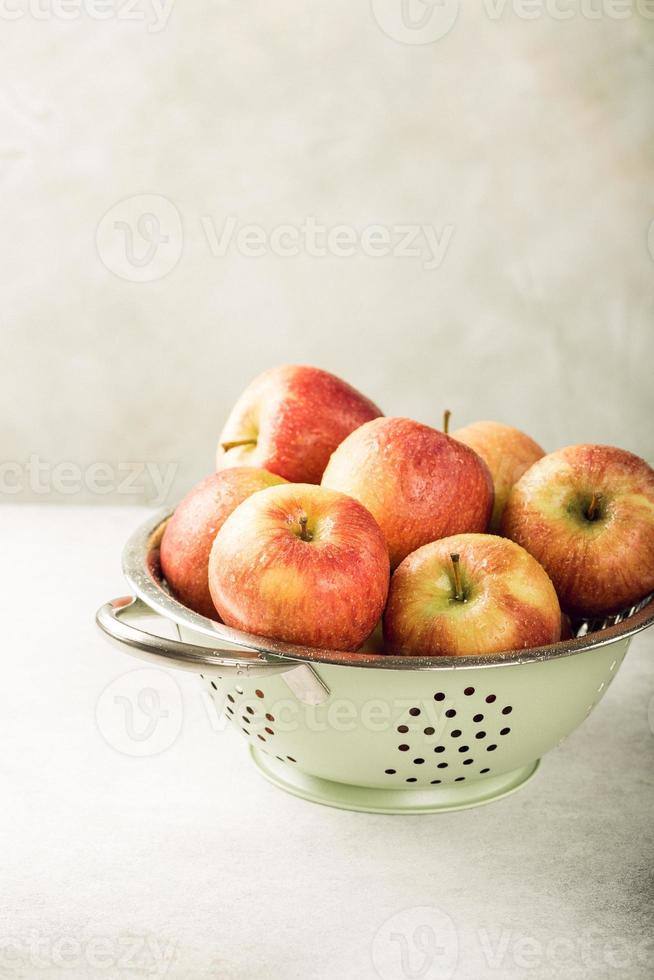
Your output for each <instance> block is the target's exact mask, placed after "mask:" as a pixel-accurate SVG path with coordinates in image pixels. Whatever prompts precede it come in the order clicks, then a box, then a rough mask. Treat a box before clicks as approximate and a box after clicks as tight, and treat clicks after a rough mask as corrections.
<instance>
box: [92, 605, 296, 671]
mask: <svg viewBox="0 0 654 980" xmlns="http://www.w3.org/2000/svg"><path fill="white" fill-rule="evenodd" d="M151 612H152V610H151V609H149V608H148V606H146V605H145V603H144V602H141V600H140V599H137V598H136V596H122V597H121V598H119V599H111V600H110V601H109V602H105V604H104V605H103V606H100V608H99V609H98V611H97V613H96V614H95V621H96V623H97V624H98V626H99V627H100V629H101V630H102V631H103V633H106V635H107V636H108V637H109V639H110V640H113V641H114V642H115V643H117V644H118V645H119V646H120V647H122V648H123V650H124V647H126V646H127V647H129V648H130V652H131V653H133V654H134V655H135V656H137V657H140V658H141V659H142V660H154V661H155V662H157V663H165V664H167V665H168V666H174V667H181V668H182V669H184V670H191V671H195V672H196V673H200V671H202V670H206V669H212V668H216V669H218V670H219V673H220V674H221V676H225V677H235V676H248V677H259V676H262V675H264V674H265V675H266V676H270V675H271V674H285V673H288V672H289V671H292V670H295V669H296V668H297V667H298V664H296V663H294V662H293V661H288V662H284V663H280V662H276V663H273V662H271V661H269V660H265V659H264V658H263V657H261V656H260V655H259V654H257V653H239V652H238V651H232V650H218V649H210V648H207V647H203V646H197V645H196V644H194V643H184V642H183V641H182V640H173V639H170V638H169V637H167V636H156V635H154V634H153V633H148V632H146V630H143V629H140V627H137V626H133V625H132V624H131V623H128V622H126V620H125V619H124V618H123V616H124V615H125V614H130V615H138V614H140V615H144V614H148V613H151Z"/></svg>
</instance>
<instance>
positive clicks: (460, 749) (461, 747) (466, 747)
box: [459, 745, 470, 752]
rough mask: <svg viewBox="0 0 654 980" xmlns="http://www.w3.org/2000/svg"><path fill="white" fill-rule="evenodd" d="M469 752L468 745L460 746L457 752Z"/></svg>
mask: <svg viewBox="0 0 654 980" xmlns="http://www.w3.org/2000/svg"><path fill="white" fill-rule="evenodd" d="M469 751H470V746H469V745H460V746H459V752H469Z"/></svg>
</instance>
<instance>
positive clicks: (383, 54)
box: [0, 0, 654, 503]
mask: <svg viewBox="0 0 654 980" xmlns="http://www.w3.org/2000/svg"><path fill="white" fill-rule="evenodd" d="M79 2H80V4H81V9H78V8H76V7H75V0H68V3H69V4H71V6H70V8H65V7H64V8H60V7H58V6H57V5H56V3H55V5H54V6H53V5H48V0H43V3H42V6H41V8H40V9H41V10H42V11H43V10H45V14H42V15H41V17H42V19H37V18H36V17H35V16H34V13H30V10H29V8H28V6H27V0H7V2H5V3H3V4H2V5H1V6H2V10H3V13H2V14H1V15H0V19H1V20H2V24H1V25H0V26H1V27H2V34H3V37H4V42H5V43H4V44H3V51H2V58H1V60H0V188H1V190H2V218H3V220H2V230H1V232H0V262H1V264H2V303H1V304H0V338H1V344H2V358H1V363H2V385H1V387H0V427H1V428H0V459H1V461H2V463H3V468H2V470H1V473H2V489H3V492H2V493H1V494H0V497H1V498H2V499H3V500H5V501H20V500H44V501H52V502H57V503H66V502H70V501H73V502H82V501H85V500H87V501H89V502H94V503H101V502H104V501H106V500H116V501H124V502H125V503H134V502H137V501H139V500H147V501H149V502H157V503H160V502H162V499H163V497H165V496H168V499H170V500H171V501H172V500H173V499H174V498H175V497H176V496H177V495H179V493H181V492H182V491H183V490H184V489H185V488H186V487H187V486H188V485H189V484H190V483H191V482H192V481H194V480H195V479H197V478H199V477H200V476H201V475H203V474H204V473H205V472H206V471H208V470H209V469H210V468H211V466H212V461H213V450H214V444H215V441H216V437H217V434H218V432H219V429H220V426H221V422H222V419H223V418H224V416H225V414H226V412H227V411H228V409H229V408H230V406H231V404H232V402H233V401H234V399H235V397H236V396H237V395H238V393H239V391H240V390H241V389H242V387H243V386H244V385H245V384H246V383H247V381H248V380H249V379H250V378H251V377H252V376H253V375H254V374H256V373H257V372H258V371H260V370H261V369H263V368H264V367H267V366H269V365H271V364H276V363H280V362H284V361H295V362H298V361H299V362H310V363H314V364H318V365H320V366H323V367H325V368H327V369H329V370H332V371H334V372H336V373H338V374H341V375H343V376H344V377H346V378H347V379H348V380H349V381H351V382H352V383H354V384H355V385H357V386H359V387H360V388H361V389H362V390H364V391H365V392H366V393H367V394H368V395H370V396H371V397H372V398H374V399H375V400H376V401H378V402H379V403H380V404H381V406H382V407H383V408H384V409H385V411H386V412H387V413H388V414H405V415H410V416H414V417H416V418H419V419H421V420H423V421H427V422H430V421H431V422H434V423H436V424H439V420H440V417H441V413H442V410H443V408H444V407H446V406H447V407H450V408H451V409H452V410H453V411H454V413H455V418H454V422H455V424H464V423H467V422H469V421H472V420H474V419H475V418H479V417H487V418H498V419H502V420H504V421H508V422H512V423H515V424H518V425H519V426H521V427H523V428H524V429H526V430H527V431H529V432H530V433H531V434H532V435H533V436H534V437H535V438H537V439H538V440H539V441H542V442H543V444H544V445H546V446H547V447H549V448H555V447H556V446H558V445H561V444H566V443H570V442H575V441H581V440H588V441H605V442H611V443H617V444H620V445H623V446H625V447H627V448H630V449H632V450H635V451H636V452H639V453H640V454H641V455H645V456H647V457H648V458H650V459H652V458H654V439H653V437H652V427H651V419H652V414H653V410H654V395H653V387H654V386H653V384H652V360H653V355H654V337H653V331H652V312H653V307H654V257H653V253H654V231H650V223H651V222H652V219H654V181H653V179H652V178H653V176H654V161H653V157H654V85H653V83H654V4H650V5H649V7H648V6H646V2H645V0H642V4H641V5H640V6H639V7H638V8H636V7H634V6H629V4H627V5H626V6H625V5H624V4H623V3H621V4H618V3H617V0H616V2H615V5H614V6H612V5H611V2H612V0H593V3H592V4H591V0H584V3H583V5H580V4H579V3H573V0H558V7H557V6H555V5H554V4H553V0H547V6H546V5H545V0H544V3H543V6H542V8H539V7H538V6H536V7H534V6H533V5H532V6H527V7H525V8H524V9H523V8H522V7H521V6H520V5H519V2H518V0H507V2H506V3H505V4H502V2H501V0H486V2H485V3H482V2H478V3H474V4H467V3H466V4H465V9H464V6H463V5H462V6H461V8H460V9H458V8H457V5H456V0H445V2H444V3H443V4H442V5H432V6H430V5H429V4H425V3H423V2H422V0H410V2H409V4H408V6H407V7H406V9H405V13H406V15H407V17H408V18H409V19H408V20H406V19H405V22H404V23H403V21H402V19H401V12H402V5H401V3H400V0H372V2H371V3H367V2H358V3H353V2H351V0H329V2H326V0H325V2H321V3H318V2H313V3H309V2H299V0H276V2H271V0H269V2H267V3H264V2H261V0H259V2H256V0H251V2H248V3H237V2H215V0H214V2H209V0H193V2H192V3H191V2H189V3H186V4H183V3H182V2H181V0H177V2H176V3H174V4H173V5H172V7H170V6H166V7H165V9H164V12H163V14H162V13H161V12H159V13H157V10H158V7H157V6H156V5H154V6H153V3H152V0H139V3H138V4H137V6H136V7H135V8H134V10H133V11H132V13H131V14H128V12H127V11H126V9H125V8H124V7H123V6H122V3H121V2H119V0H116V2H115V3H114V4H113V5H111V4H109V5H108V6H107V7H106V8H104V7H102V8H98V9H101V10H103V11H104V14H105V16H106V19H102V20H100V19H98V12H97V10H96V8H95V6H94V4H93V3H92V2H91V0H79ZM66 9H68V15H69V16H71V19H70V20H65V19H63V16H62V13H66ZM13 10H15V11H16V15H15V19H8V18H9V16H10V15H11V16H14V15H13V14H11V11H13ZM76 10H77V14H75V12H76ZM557 10H558V11H559V13H557ZM566 11H568V12H569V11H571V12H572V16H571V17H569V18H567V16H566ZM561 12H563V13H561ZM48 13H49V15H48ZM525 13H528V14H529V15H530V19H527V18H526V17H525ZM534 13H536V16H533V15H534ZM625 13H626V16H624V15H625ZM618 15H619V16H620V18H621V19H617V17H618ZM128 16H129V17H131V18H134V19H126V18H127V17H128ZM166 17H167V20H166ZM421 18H422V20H424V24H423V25H422V26H420V24H421ZM407 25H408V26H407ZM448 26H449V27H450V29H449V31H448V30H447V28H448ZM439 34H442V35H443V36H440V37H439V36H438V35H439ZM418 42H420V43H418ZM120 202H122V203H120ZM105 216H106V217H105ZM307 219H308V220H309V221H311V220H315V223H316V224H317V225H318V226H321V227H322V226H324V227H325V228H333V227H334V226H337V225H343V226H346V228H345V230H343V229H341V231H340V232H339V233H338V236H336V237H335V235H336V233H332V237H331V239H330V240H329V242H327V244H325V243H324V242H322V238H321V240H320V241H319V243H318V244H317V245H315V246H313V247H312V246H311V243H310V242H309V241H308V239H307V234H308V233H307V232H306V231H304V232H302V231H298V229H299V228H300V226H302V225H303V224H306V222H307ZM244 225H253V226H256V227H257V228H258V229H260V230H259V231H256V229H255V230H254V231H252V230H251V231H250V232H249V233H248V236H249V237H247V236H246V240H245V241H244V240H243V235H244V234H245V233H244V232H243V231H242V228H243V226H244ZM404 225H409V226H418V230H419V229H420V226H428V228H429V229H430V230H429V231H428V232H427V234H428V235H429V236H430V238H429V241H431V243H432V247H433V246H434V243H437V248H436V249H435V253H433V252H432V251H429V249H428V247H427V241H428V240H427V239H426V238H425V233H424V232H422V231H420V234H419V235H417V231H416V230H414V231H413V232H412V234H413V235H414V236H416V238H415V242H414V244H413V249H414V251H417V252H418V253H419V254H414V255H409V256H402V255H400V254H385V255H374V254H371V253H372V252H373V251H374V250H375V248H376V250H377V251H378V252H380V251H382V252H383V251H384V250H386V252H388V251H389V250H390V251H391V253H392V251H393V248H394V247H395V248H396V246H397V239H398V237H399V236H400V234H402V236H405V234H406V232H401V233H400V231H399V230H398V226H404ZM280 226H291V228H290V229H289V228H286V229H281V230H280ZM371 226H382V229H381V230H379V229H377V230H376V231H375V230H373V231H370V230H368V231H367V232H366V231H365V229H370V227H371ZM225 228H227V231H228V232H229V229H230V228H232V229H233V231H234V236H233V238H232V239H231V240H230V242H229V245H228V247H225V244H224V242H223V247H222V252H223V253H224V254H219V253H220V252H221V247H220V241H219V240H220V238H221V235H222V233H223V231H224V229H225ZM275 229H277V232H276V234H277V235H281V240H280V241H281V247H288V246H289V243H290V242H291V240H292V239H293V240H294V241H295V243H296V245H297V248H298V251H299V254H297V255H281V254H277V253H278V252H279V250H280V241H277V240H276V239H275V235H273V239H272V241H271V240H270V238H268V239H267V241H266V242H265V243H264V244H263V245H262V244H261V241H262V239H263V236H264V235H270V234H271V233H273V232H274V231H275ZM239 232H240V234H241V240H240V243H239V239H238V234H239ZM648 234H649V241H650V246H651V250H650V248H648ZM362 235H363V239H362V238H361V236H362ZM385 235H386V236H388V243H387V244H384V236H385ZM366 236H368V237H366ZM319 238H320V236H319ZM355 238H356V241H355V240H354V239H355ZM344 241H347V242H349V243H350V244H349V246H347V247H346V246H344V245H343V242H344ZM257 242H259V244H258V245H257ZM307 249H310V250H311V249H312V250H313V251H314V252H321V251H322V252H323V253H324V254H313V255H311V254H307ZM262 250H263V254H261V255H254V254H249V253H251V252H257V251H262ZM347 251H353V252H354V254H351V255H346V254H340V252H347ZM30 460H31V470H28V469H27V465H28V464H30ZM139 463H141V464H143V463H149V464H151V467H155V469H152V468H151V470H150V473H149V475H148V472H147V471H146V472H141V471H140V470H138V469H136V468H134V465H133V464H139ZM94 464H101V466H100V468H98V467H97V466H95V465H94ZM130 465H131V466H132V470H129V466H130ZM167 466H170V469H167V468H166V467H167ZM89 467H91V469H89ZM130 472H131V474H132V475H131V477H130V479H129V480H128V479H127V477H128V476H129V473H130ZM112 473H113V476H112ZM152 473H156V474H158V475H157V476H156V477H155V478H154V479H153V477H152ZM173 477H174V480H173V482H172V485H171V484H170V481H171V479H173ZM130 481H131V482H130ZM157 481H163V482H164V484H165V485H164V486H162V485H161V482H159V483H158V482H157ZM99 488H101V489H102V491H103V492H100V491H99Z"/></svg>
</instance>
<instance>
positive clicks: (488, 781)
mask: <svg viewBox="0 0 654 980" xmlns="http://www.w3.org/2000/svg"><path fill="white" fill-rule="evenodd" d="M249 749H250V755H251V756H252V758H253V759H254V763H255V765H256V766H257V768H258V770H259V772H260V773H261V774H262V775H263V776H265V778H266V779H267V780H268V781H269V782H271V783H273V784H274V785H275V786H278V787H279V788H280V789H283V790H285V791H286V792H287V793H292V794H293V796H299V797H301V799H303V800H309V801H310V802H312V803H322V804H323V805H324V806H333V807H337V808H338V809H340V810H360V811H362V812H364V813H446V812H448V811H452V810H467V809H469V808H470V807H474V806H483V805H484V804H485V803H492V802H493V801H494V800H500V799H502V798H503V797H504V796H509V795H510V794H511V793H515V791H516V790H518V789H520V787H521V786H524V785H525V783H527V782H528V781H529V780H530V779H531V777H532V776H533V775H534V773H535V772H536V770H537V769H538V766H539V765H540V759H537V760H536V762H533V763H530V764H529V765H528V766H524V767H523V768H521V769H514V770H512V771H511V772H506V773H502V774H501V775H499V776H486V777H485V778H483V779H476V780H471V781H470V782H467V783H466V784H465V786H462V785H455V784H454V783H450V784H448V785H442V786H439V787H438V788H433V789H432V788H430V789H406V790H392V789H374V788H370V787H367V786H351V785H349V784H347V783H337V782H333V781H332V780H329V779H320V778H319V777H317V776H310V775H308V774H307V773H304V772H302V771H301V770H299V769H297V768H295V767H293V768H290V767H289V766H287V765H286V764H285V763H283V762H278V761H277V760H276V759H273V758H272V757H271V756H269V755H265V754H264V753H263V752H260V751H259V750H258V749H256V748H255V747H254V746H253V745H250V746H249Z"/></svg>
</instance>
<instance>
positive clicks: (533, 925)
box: [0, 506, 654, 980]
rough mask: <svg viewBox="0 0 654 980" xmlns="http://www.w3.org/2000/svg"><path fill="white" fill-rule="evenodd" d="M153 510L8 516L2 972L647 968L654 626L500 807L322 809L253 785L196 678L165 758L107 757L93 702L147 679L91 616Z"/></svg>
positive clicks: (111, 753)
mask: <svg viewBox="0 0 654 980" xmlns="http://www.w3.org/2000/svg"><path fill="white" fill-rule="evenodd" d="M146 515H147V511H145V510H139V509H136V508H100V507H97V508H82V507H63V506H62V507H55V506H43V507H38V506H35V507H31V506H29V507H28V506H25V507H4V508H1V509H0V542H1V553H2V560H1V562H0V569H1V571H0V586H1V589H2V591H1V594H2V598H3V610H4V616H3V628H2V634H3V638H4V642H3V649H2V655H3V659H4V671H3V676H2V680H1V682H0V712H1V713H0V718H1V723H0V724H1V732H2V743H1V744H2V751H1V755H0V779H1V783H0V785H1V799H2V805H1V806H0V977H12V978H13V977H23V978H30V980H32V978H40V977H43V978H50V977H74V978H84V980H92V978H95V977H111V978H112V980H113V978H120V980H122V978H132V977H143V976H153V975H154V976H163V975H165V976H167V977H169V978H187V977H188V978H193V980H203V978H211V980H235V978H239V980H241V978H242V980H259V978H266V980H268V978H274V980H277V978H280V980H292V978H298V980H313V978H318V980H323V978H324V980H327V978H329V980H332V978H333V980H348V978H356V980H368V978H371V980H372V978H377V977H381V978H382V980H387V978H393V980H396V978H399V980H402V978H414V980H424V978H427V980H431V978H444V977H454V978H475V980H478V978H480V977H497V978H498V980H506V978H514V977H536V978H546V977H565V978H566V980H567V978H577V977H589V978H590V977H592V978H593V980H597V978H602V977H614V976H615V977H625V978H628V980H634V978H639V977H650V976H651V975H652V971H653V962H654V944H653V943H652V942H651V939H650V937H651V935H652V928H651V925H652V885H651V868H652V863H653V858H654V846H653V838H654V824H653V821H652V813H653V812H654V786H653V779H652V760H653V749H654V735H653V732H652V724H653V723H654V700H653V698H654V631H652V632H651V633H650V634H648V635H641V636H639V637H637V638H636V639H635V640H634V642H633V644H632V646H631V649H630V651H629V654H628V656H627V658H626V661H625V663H624V665H623V667H622V669H621V670H620V672H619V674H618V676H617V678H616V680H615V683H614V684H613V685H612V686H611V688H610V690H609V692H608V694H607V696H606V697H605V699H604V700H603V701H602V703H601V704H600V705H599V707H598V708H597V710H596V711H595V712H594V713H593V714H592V715H591V717H590V718H589V719H588V720H587V721H586V723H585V724H584V725H583V726H582V727H581V728H580V729H579V730H578V731H577V732H576V733H575V734H574V735H572V736H571V737H570V738H569V739H568V740H567V742H566V743H565V744H564V745H563V746H562V747H561V748H560V749H558V750H557V751H555V752H553V753H551V755H549V756H548V757H547V758H546V759H545V760H544V762H543V764H542V766H541V770H540V772H539V773H538V774H537V776H536V778H535V779H534V780H532V782H531V783H530V784H529V785H527V786H526V787H525V788H524V789H523V790H521V791H520V792H518V793H517V794H515V795H514V796H512V797H510V798H508V799H506V800H503V801H500V802H497V803H494V804H491V805H489V806H486V807H481V808H479V809H475V810H468V811H464V812H460V813H452V814H447V815H434V816H420V817H398V816H382V815H368V814H362V813H352V812H345V811H339V810H335V809H331V808H327V807H321V806H316V805H313V804H310V803H307V802H304V801H303V800H300V799H296V798H294V797H292V796H289V795H287V794H285V793H283V792H281V791H279V790H278V789H276V788H274V787H273V786H271V785H270V784H268V783H267V782H266V781H265V780H263V779H262V778H261V777H260V775H259V774H258V773H257V771H256V770H255V768H254V766H253V765H252V764H251V762H250V760H249V758H248V756H247V751H246V746H245V743H244V741H242V740H241V739H240V738H239V737H238V735H237V734H236V733H235V732H233V731H231V730H227V731H225V730H222V726H220V725H216V721H215V718H213V719H212V717H211V715H210V714H209V713H208V712H207V710H206V707H205V704H204V702H203V700H202V697H201V694H200V689H199V684H198V682H197V680H196V679H195V678H194V677H193V676H191V675H189V674H184V673H181V672H166V673H170V674H171V677H172V678H173V680H172V681H171V680H168V679H166V678H163V677H162V675H160V674H156V676H155V682H157V678H159V681H158V682H157V683H160V684H163V685H164V687H163V688H162V690H164V691H168V695H167V696H172V697H173V700H174V698H175V697H178V698H179V699H180V700H179V712H178V713H177V714H176V713H175V712H173V713H172V715H169V717H168V719H167V724H168V730H167V731H168V734H166V728H165V726H164V727H163V729H162V732H163V735H162V736H161V737H162V738H163V739H164V742H165V743H167V742H168V741H171V742H172V744H170V745H169V746H168V747H166V745H165V744H164V745H163V746H156V740H155V747H158V748H161V749H162V750H161V751H159V752H158V753H157V754H147V753H149V752H150V749H148V748H147V746H146V747H145V748H143V749H142V751H144V752H145V753H146V754H145V755H143V756H142V757H134V756H133V755H128V754H126V753H125V752H124V751H121V750H120V748H121V743H120V737H119V735H120V733H118V734H117V733H116V731H115V730H114V729H112V727H111V724H112V723H111V719H110V718H108V716H107V709H106V704H107V703H108V702H107V697H108V696H107V695H105V697H104V700H103V699H102V698H101V695H102V692H103V691H104V690H105V689H106V688H107V685H110V684H113V686H112V687H111V688H110V689H109V694H110V695H111V696H112V697H111V699H110V700H111V702H112V703H115V702H113V695H115V694H116V693H118V694H120V693H121V692H122V693H123V696H126V697H129V696H130V691H131V690H132V688H130V684H132V687H133V678H130V677H129V675H128V674H127V672H130V671H133V670H135V669H143V668H145V669H146V670H154V671H158V670H159V668H156V667H154V668H153V667H149V666H147V665H145V664H143V663H142V662H139V661H136V660H134V659H132V658H131V657H129V656H128V655H126V654H123V653H121V652H120V651H118V650H116V649H115V648H113V647H112V646H110V645H109V644H108V643H107V642H106V641H105V640H104V638H103V637H102V636H101V635H100V634H99V632H98V630H97V629H96V627H95V625H94V621H93V617H94V612H95V610H96V608H97V607H98V606H99V605H100V604H101V603H102V602H103V601H104V600H106V599H108V598H110V597H114V596H117V595H121V594H123V593H124V592H125V591H126V589H125V585H124V583H123V580H122V576H121V571H120V551H121V547H122V543H123V541H124V539H125V538H126V536H127V535H128V533H129V532H130V530H131V529H132V528H133V527H134V526H135V524H136V523H137V522H138V521H139V520H141V519H143V518H144V517H145V516H146ZM166 685H168V687H167V688H166ZM171 685H172V686H171ZM175 685H177V686H175ZM171 692H172V694H171ZM178 715H179V719H178V720H179V721H181V728H180V730H179V733H178V734H177V737H175V735H176V731H177V729H176V728H175V726H176V724H177V717H178ZM136 724H138V722H136ZM171 725H172V726H173V727H172V729H171V728H170V726H171ZM177 727H179V726H177ZM103 732H104V735H103ZM171 732H172V734H171ZM123 734H124V733H123ZM157 737H158V735H157ZM107 739H108V741H107ZM146 741H147V740H146ZM109 743H113V744H109ZM116 744H118V748H117V747H115V745H116ZM135 744H137V743H136V742H134V741H133V740H132V742H131V745H132V747H133V746H134V745H135ZM137 751H138V748H137ZM430 929H435V930H436V940H437V949H436V952H435V953H434V954H433V955H432V954H431V953H430V948H431V947H430V945H429V943H430V936H432V935H433V934H434V933H433V932H430V931H429V930H430ZM403 946H405V952H406V957H405V960H404V965H403V963H402V960H401V952H402V947H403ZM421 950H424V952H421Z"/></svg>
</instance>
